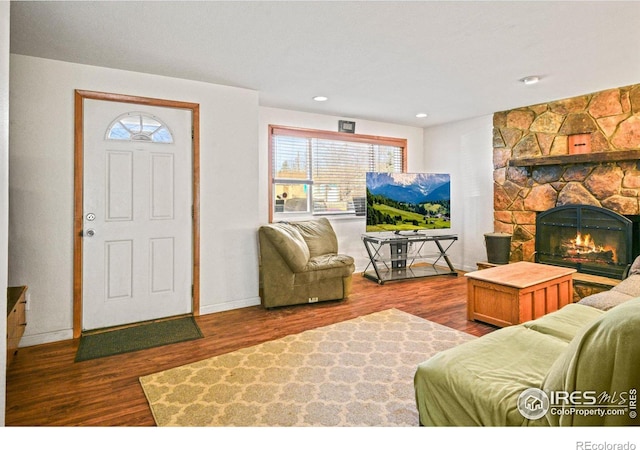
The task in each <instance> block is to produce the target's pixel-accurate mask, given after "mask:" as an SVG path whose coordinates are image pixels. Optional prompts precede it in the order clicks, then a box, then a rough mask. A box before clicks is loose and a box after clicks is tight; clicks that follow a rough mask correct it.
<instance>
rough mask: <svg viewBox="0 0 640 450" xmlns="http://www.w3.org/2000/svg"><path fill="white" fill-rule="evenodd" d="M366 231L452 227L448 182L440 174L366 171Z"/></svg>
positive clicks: (411, 231)
mask: <svg viewBox="0 0 640 450" xmlns="http://www.w3.org/2000/svg"><path fill="white" fill-rule="evenodd" d="M366 187H367V205H366V218H367V227H366V230H367V232H378V231H393V232H396V233H398V234H408V233H413V232H418V231H420V230H433V229H439V228H451V181H450V176H449V174H442V173H386V172H367V182H366Z"/></svg>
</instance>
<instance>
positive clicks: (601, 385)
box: [541, 298, 640, 426]
mask: <svg viewBox="0 0 640 450" xmlns="http://www.w3.org/2000/svg"><path fill="white" fill-rule="evenodd" d="M638 330H640V298H634V299H631V300H629V301H627V302H625V303H623V304H621V305H619V306H616V307H614V308H612V309H611V310H610V311H607V312H606V313H605V314H603V315H602V316H600V318H599V319H597V320H596V321H594V322H592V323H591V324H589V325H587V326H585V327H584V328H583V329H582V330H581V331H580V332H579V333H578V334H577V335H576V337H575V338H574V339H573V340H572V341H571V343H570V344H569V346H568V347H567V349H566V350H565V351H564V352H563V353H562V355H561V356H560V357H559V358H558V359H557V360H556V361H555V362H554V364H553V365H552V366H551V368H550V369H549V372H548V373H547V375H546V377H545V379H544V381H543V383H542V386H541V388H542V390H544V391H545V392H547V393H549V392H551V391H566V392H577V391H582V392H584V391H587V390H588V391H595V393H596V394H595V395H600V394H601V393H606V394H608V395H611V396H613V395H614V394H615V395H616V396H617V397H618V401H622V399H623V396H624V397H625V398H626V400H625V402H626V401H628V394H629V391H630V390H631V389H638V380H640V364H638V361H640V339H639V333H638ZM600 403H601V404H602V403H605V404H608V403H607V402H606V401H604V402H602V401H601V402H600ZM609 404H610V403H609ZM546 417H547V419H548V421H549V423H550V424H551V425H567V426H580V425H584V426H600V425H614V426H622V425H640V419H639V418H635V419H634V418H631V417H630V416H629V414H628V413H627V414H624V415H604V416H603V417H600V416H599V415H598V414H594V415H582V414H579V412H578V413H575V414H566V415H557V414H556V415H554V414H550V413H547V416H546Z"/></svg>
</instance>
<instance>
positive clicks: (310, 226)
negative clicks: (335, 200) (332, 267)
mask: <svg viewBox="0 0 640 450" xmlns="http://www.w3.org/2000/svg"><path fill="white" fill-rule="evenodd" d="M290 225H292V226H293V227H295V229H297V230H298V231H299V232H300V235H301V236H302V238H303V239H304V241H305V242H306V243H307V247H308V248H309V254H310V255H311V257H314V256H321V255H326V254H329V253H338V238H337V237H336V234H335V232H334V230H333V227H332V226H331V222H329V220H328V219H327V218H326V217H321V218H319V219H317V220H304V221H299V222H290Z"/></svg>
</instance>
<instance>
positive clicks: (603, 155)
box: [509, 149, 640, 167]
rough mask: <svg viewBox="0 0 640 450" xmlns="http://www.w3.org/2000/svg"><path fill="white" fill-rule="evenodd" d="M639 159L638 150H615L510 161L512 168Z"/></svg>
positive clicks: (639, 153)
mask: <svg viewBox="0 0 640 450" xmlns="http://www.w3.org/2000/svg"><path fill="white" fill-rule="evenodd" d="M635 159H640V149H638V150H616V151H611V152H596V153H579V154H576V155H549V156H534V157H531V158H516V159H510V160H509V165H510V166H512V167H522V166H526V167H532V166H552V165H561V164H580V163H587V162H612V161H630V160H635Z"/></svg>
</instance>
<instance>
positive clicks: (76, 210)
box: [73, 89, 200, 338]
mask: <svg viewBox="0 0 640 450" xmlns="http://www.w3.org/2000/svg"><path fill="white" fill-rule="evenodd" d="M85 99H88V100H105V101H111V102H121V103H133V104H137V105H145V106H163V107H167V108H175V109H187V110H190V111H191V113H192V116H191V117H192V119H191V120H192V123H191V125H192V127H193V140H192V145H193V149H192V151H193V154H192V196H193V199H192V200H193V211H192V260H193V267H192V277H193V295H192V303H191V308H192V314H193V315H194V316H198V315H200V105H199V104H198V103H190V102H180V101H174V100H165V99H158V98H150V97H138V96H133V95H123V94H113V93H108V92H96V91H85V90H80V89H76V90H75V99H74V101H75V113H74V114H75V117H74V127H75V131H74V133H75V134H74V180H73V197H74V200H73V201H74V207H73V337H74V338H79V337H80V336H81V334H82V306H83V305H82V250H83V249H82V245H83V244H82V231H83V202H84V198H83V185H84V184H83V181H84V180H83V177H84V166H83V162H84V160H83V156H84V155H83V152H84V100H85Z"/></svg>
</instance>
